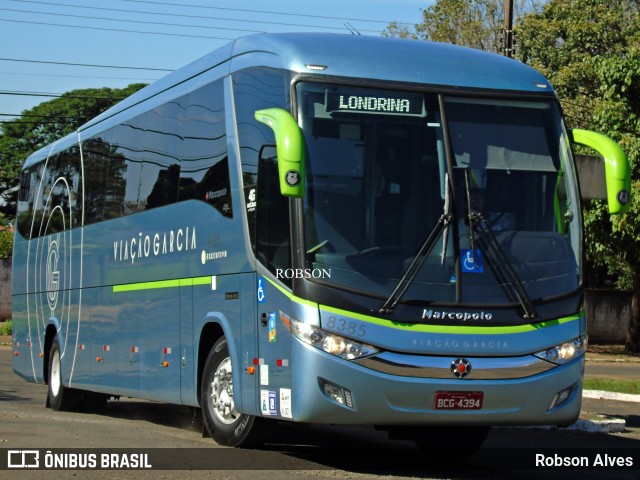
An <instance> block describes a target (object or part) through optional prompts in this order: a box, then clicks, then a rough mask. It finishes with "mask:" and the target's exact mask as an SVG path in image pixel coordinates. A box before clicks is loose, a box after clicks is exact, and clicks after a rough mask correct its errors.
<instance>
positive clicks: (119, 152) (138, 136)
mask: <svg viewBox="0 0 640 480" xmlns="http://www.w3.org/2000/svg"><path fill="white" fill-rule="evenodd" d="M145 131H146V114H143V115H139V116H137V117H135V118H133V119H131V120H127V121H126V122H124V123H122V124H120V125H118V126H116V127H114V129H113V137H112V140H111V141H112V149H111V154H112V156H111V161H110V162H109V170H108V172H107V178H108V179H109V180H108V181H109V182H112V181H113V183H112V184H111V185H110V186H109V188H108V189H107V199H106V200H107V205H105V207H106V208H105V220H106V219H109V218H118V217H122V216H125V215H130V214H132V213H136V212H138V211H140V210H141V209H142V207H141V206H140V205H139V204H138V195H139V193H140V182H141V173H142V155H143V152H144V134H145Z"/></svg>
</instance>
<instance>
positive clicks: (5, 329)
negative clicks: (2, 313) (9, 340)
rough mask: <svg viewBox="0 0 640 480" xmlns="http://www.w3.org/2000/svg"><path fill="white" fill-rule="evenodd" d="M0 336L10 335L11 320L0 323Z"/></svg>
mask: <svg viewBox="0 0 640 480" xmlns="http://www.w3.org/2000/svg"><path fill="white" fill-rule="evenodd" d="M0 335H11V320H5V321H4V322H0Z"/></svg>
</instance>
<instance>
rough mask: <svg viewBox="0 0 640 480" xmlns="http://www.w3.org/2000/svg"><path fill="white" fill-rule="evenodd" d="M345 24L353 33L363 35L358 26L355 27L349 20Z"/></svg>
mask: <svg viewBox="0 0 640 480" xmlns="http://www.w3.org/2000/svg"><path fill="white" fill-rule="evenodd" d="M344 26H345V27H347V29H348V30H349V31H350V32H351V35H362V34H361V33H360V32H359V31H358V29H357V28H356V27H354V26H353V25H351V24H350V23H349V22H345V24H344Z"/></svg>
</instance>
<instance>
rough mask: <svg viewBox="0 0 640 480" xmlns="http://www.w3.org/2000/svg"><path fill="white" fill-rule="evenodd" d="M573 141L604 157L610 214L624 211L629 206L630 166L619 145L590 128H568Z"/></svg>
mask: <svg viewBox="0 0 640 480" xmlns="http://www.w3.org/2000/svg"><path fill="white" fill-rule="evenodd" d="M569 132H570V134H571V137H572V140H573V142H574V143H577V144H579V145H584V146H587V147H589V148H592V149H594V150H595V151H597V152H598V153H599V154H600V155H602V157H603V158H604V170H605V179H606V183H607V202H608V205H609V213H611V214H612V215H615V214H620V213H624V212H626V211H627V210H629V207H630V206H631V167H630V166H629V161H628V160H627V156H626V155H625V153H624V151H623V150H622V148H620V146H619V145H618V144H617V143H616V142H614V141H613V140H611V139H610V138H609V137H607V136H605V135H602V134H600V133H596V132H592V131H590V130H581V129H578V128H574V129H571V130H569Z"/></svg>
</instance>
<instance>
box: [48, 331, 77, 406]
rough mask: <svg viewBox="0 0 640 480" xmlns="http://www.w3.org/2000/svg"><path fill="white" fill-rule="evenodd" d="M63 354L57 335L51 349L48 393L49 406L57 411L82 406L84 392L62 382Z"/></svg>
mask: <svg viewBox="0 0 640 480" xmlns="http://www.w3.org/2000/svg"><path fill="white" fill-rule="evenodd" d="M61 358H62V355H61V353H60V342H59V341H58V337H57V336H56V337H55V338H54V339H53V344H52V345H51V350H49V370H48V371H49V378H48V380H49V382H48V383H49V388H48V394H47V406H50V407H51V408H52V409H53V410H56V411H65V410H67V411H70V410H76V409H78V407H79V406H80V400H81V397H82V392H81V391H80V390H75V389H73V388H68V387H65V386H64V385H63V384H62V363H61Z"/></svg>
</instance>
